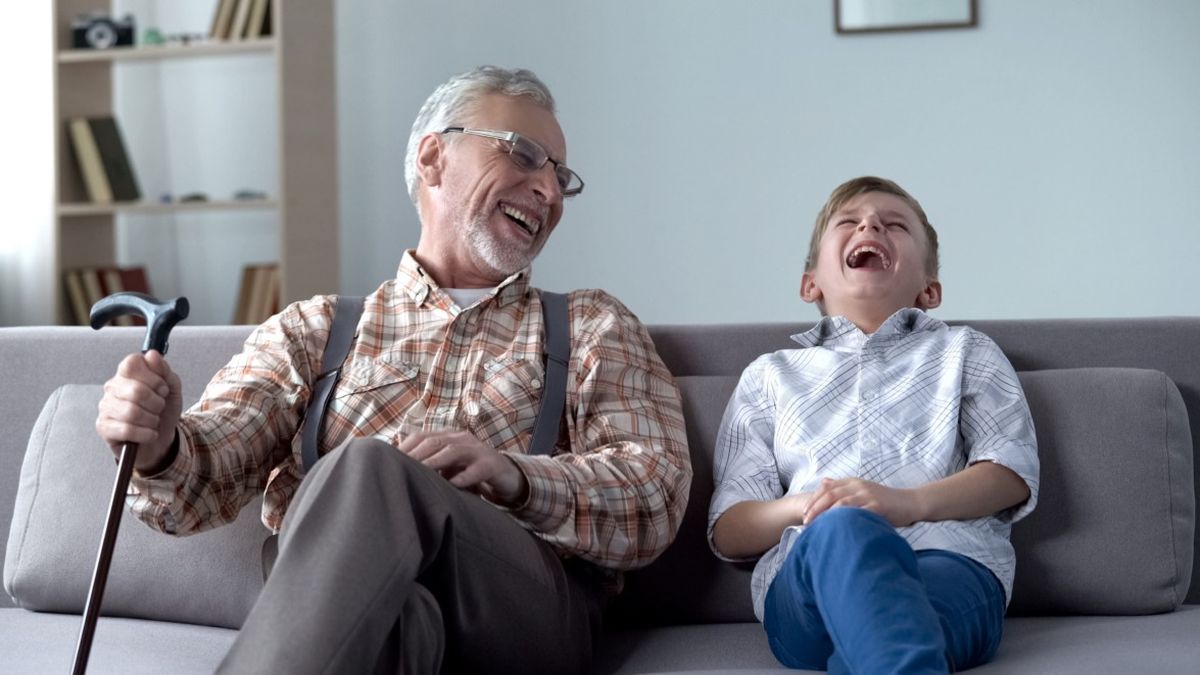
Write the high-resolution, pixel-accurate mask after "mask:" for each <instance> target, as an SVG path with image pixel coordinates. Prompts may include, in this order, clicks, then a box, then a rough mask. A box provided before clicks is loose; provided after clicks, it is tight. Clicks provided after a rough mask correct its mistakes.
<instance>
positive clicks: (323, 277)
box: [47, 0, 339, 322]
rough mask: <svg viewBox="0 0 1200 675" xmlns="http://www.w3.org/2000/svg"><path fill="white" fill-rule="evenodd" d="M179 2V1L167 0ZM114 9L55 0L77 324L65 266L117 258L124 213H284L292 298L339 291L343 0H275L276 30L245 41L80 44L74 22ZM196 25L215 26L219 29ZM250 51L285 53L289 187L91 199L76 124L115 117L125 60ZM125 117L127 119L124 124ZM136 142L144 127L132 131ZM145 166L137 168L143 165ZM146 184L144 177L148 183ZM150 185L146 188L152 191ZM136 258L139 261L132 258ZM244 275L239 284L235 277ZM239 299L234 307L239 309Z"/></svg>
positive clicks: (279, 77)
mask: <svg viewBox="0 0 1200 675" xmlns="http://www.w3.org/2000/svg"><path fill="white" fill-rule="evenodd" d="M158 1H159V2H169V1H170V0H158ZM97 11H100V12H105V13H111V12H112V7H111V5H110V4H109V3H108V2H104V1H98V0H55V7H54V21H55V26H54V60H55V64H54V66H55V67H54V73H55V82H54V93H55V119H56V121H57V132H56V148H55V166H56V189H55V199H56V204H55V214H56V215H55V233H54V235H55V236H54V259H53V260H54V263H53V265H52V269H51V270H50V273H49V275H48V277H49V278H48V280H47V282H48V283H52V284H54V285H55V286H56V287H57V288H59V292H58V293H56V300H57V313H56V316H58V317H59V321H60V322H66V320H67V316H68V312H67V306H68V303H67V301H66V300H67V299H66V294H65V291H64V290H63V274H62V272H63V270H65V269H69V268H74V267H89V266H96V267H103V266H111V265H115V264H116V263H117V260H116V257H117V251H116V217H117V216H118V215H119V214H130V215H149V216H154V215H175V214H193V213H206V212H214V213H222V212H224V213H229V212H234V211H239V210H246V211H257V212H261V211H263V210H269V211H275V212H276V213H277V222H278V227H279V232H278V235H279V236H278V240H279V251H278V260H277V261H278V263H279V266H280V272H281V276H282V283H281V300H282V302H284V303H287V302H291V301H294V300H299V299H303V298H307V297H310V296H312V295H314V294H317V293H328V292H335V291H336V290H337V286H338V282H339V271H338V230H339V227H338V204H337V202H338V189H337V140H336V134H337V127H336V117H335V115H336V112H335V105H336V96H335V79H334V78H335V65H334V16H333V0H303V1H296V0H292V1H290V2H289V1H284V0H272V5H271V17H272V29H271V37H268V38H262V39H252V40H241V41H227V42H226V41H202V42H196V43H192V44H189V45H186V46H177V45H161V46H137V47H115V48H112V49H106V50H91V49H78V50H76V49H72V48H71V23H72V21H73V20H74V19H75V17H77V16H80V15H83V14H89V13H93V12H97ZM196 29H197V30H198V31H199V30H202V31H205V32H207V29H208V26H207V25H205V26H197V27H196ZM239 54H247V55H265V56H266V57H268V58H273V59H274V61H275V68H274V71H273V72H274V76H275V82H274V83H272V84H273V85H274V86H275V87H276V89H277V92H278V96H277V100H278V106H277V107H278V109H277V111H276V115H275V118H276V124H275V125H274V129H275V133H276V134H277V139H276V140H277V146H278V148H279V158H278V162H279V163H278V174H279V180H278V185H277V186H274V189H271V190H269V191H268V194H269V198H268V199H254V200H213V201H205V202H171V203H159V202H156V201H153V200H152V199H145V200H144V201H140V202H125V203H114V204H96V203H92V202H90V201H89V200H88V196H87V191H86V189H85V187H84V184H83V179H82V176H81V175H80V173H79V170H78V168H77V166H76V163H75V158H74V156H73V154H72V150H71V147H70V141H69V138H68V136H67V129H66V126H67V125H66V121H67V120H68V119H70V118H73V117H80V116H89V117H90V116H102V115H112V114H113V110H114V103H113V71H114V69H115V68H118V67H120V66H121V64H123V63H147V62H150V63H153V62H159V61H167V60H178V59H185V60H190V59H205V58H210V57H228V56H235V55H239ZM119 121H120V120H118V122H119ZM122 132H123V133H124V135H125V138H126V145H127V146H128V145H129V144H130V142H129V139H130V137H131V136H132V134H133V133H136V130H132V129H128V128H122ZM134 169H135V171H136V170H137V166H136V165H135V167H134ZM144 182H145V181H144V180H143V183H144ZM143 192H145V191H144V190H143ZM123 262H126V263H131V264H137V263H138V262H139V261H123ZM234 283H236V282H234ZM233 300H234V298H232V297H231V298H230V303H231V305H230V307H229V312H227V313H226V315H228V316H232V310H233V307H232V302H233Z"/></svg>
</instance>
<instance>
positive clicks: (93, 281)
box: [63, 267, 150, 326]
mask: <svg viewBox="0 0 1200 675" xmlns="http://www.w3.org/2000/svg"><path fill="white" fill-rule="evenodd" d="M63 286H64V290H65V291H66V294H67V307H68V308H69V309H70V314H71V316H70V317H69V318H70V319H71V320H72V321H73V322H74V323H76V324H79V325H87V324H88V323H89V321H90V318H91V312H92V306H93V305H95V304H96V303H97V302H99V301H100V300H101V299H102V298H105V297H107V296H110V295H112V294H113V293H122V292H125V291H131V292H137V293H145V294H147V295H149V294H150V285H149V282H148V281H147V277H146V268H144V267H76V268H72V269H68V270H64V271H63ZM113 325H116V326H144V325H146V322H145V320H143V319H142V317H140V316H133V315H131V316H122V317H118V318H117V319H115V320H114V321H113Z"/></svg>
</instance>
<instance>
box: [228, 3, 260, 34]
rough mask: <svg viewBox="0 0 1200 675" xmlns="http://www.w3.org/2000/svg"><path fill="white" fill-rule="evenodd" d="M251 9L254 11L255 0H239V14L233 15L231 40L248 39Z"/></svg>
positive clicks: (230, 30)
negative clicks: (247, 27) (247, 32)
mask: <svg viewBox="0 0 1200 675" xmlns="http://www.w3.org/2000/svg"><path fill="white" fill-rule="evenodd" d="M251 9H254V0H237V13H236V14H234V15H233V26H232V27H231V28H230V29H229V39H230V40H241V39H243V38H245V37H246V26H248V25H249V24H250V10H251Z"/></svg>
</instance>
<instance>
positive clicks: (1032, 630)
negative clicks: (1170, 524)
mask: <svg viewBox="0 0 1200 675" xmlns="http://www.w3.org/2000/svg"><path fill="white" fill-rule="evenodd" d="M1198 632H1200V606H1197V605H1185V606H1183V607H1182V608H1180V610H1179V611H1177V612H1172V613H1170V614H1160V615H1158V616H1138V617H1127V616H1070V617H1023V618H1010V619H1007V620H1006V621H1005V622H1004V637H1003V638H1001V640H1000V650H999V651H998V652H997V654H996V657H995V659H993V660H992V661H991V662H990V663H987V664H984V665H982V666H979V667H977V668H972V669H971V670H970V673H971V675H989V674H994V675H999V674H1001V673H1012V674H1015V675H1028V674H1029V673H1054V675H1066V674H1068V673H1069V674H1071V675H1075V674H1078V675H1096V674H1097V673H1122V674H1124V673H1145V672H1154V673H1194V672H1196V664H1197V663H1200V642H1198V641H1197V640H1196V635H1197V634H1198ZM600 645H601V646H600V651H599V654H598V655H597V657H596V664H595V667H594V668H593V669H592V671H593V672H594V673H596V675H634V674H648V673H655V674H656V675H667V674H668V673H681V674H682V673H687V674H688V675H702V674H711V675H717V674H718V673H737V674H738V675H760V674H761V675H767V674H768V673H774V674H777V675H783V674H784V673H793V674H795V673H811V672H813V671H810V670H788V669H787V668H784V667H783V666H781V665H780V664H779V662H778V661H776V660H775V657H774V656H772V654H771V648H770V647H769V646H768V645H767V637H766V634H765V633H764V632H763V629H762V626H760V625H759V624H757V623H738V624H715V625H706V626H665V627H660V628H638V629H631V630H623V631H618V632H615V633H612V634H610V635H607V636H605V638H604V640H602V641H601V643H600Z"/></svg>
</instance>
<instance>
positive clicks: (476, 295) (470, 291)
mask: <svg viewBox="0 0 1200 675" xmlns="http://www.w3.org/2000/svg"><path fill="white" fill-rule="evenodd" d="M442 290H443V291H446V295H449V296H450V299H451V300H453V301H454V304H456V305H458V306H459V307H460V308H463V309H465V308H467V307H470V306H471V305H473V304H475V303H477V302H479V299H480V298H482V297H483V296H485V295H487V294H488V293H491V292H492V291H493V290H495V289H492V288H443V289H442Z"/></svg>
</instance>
